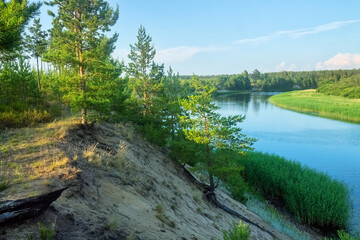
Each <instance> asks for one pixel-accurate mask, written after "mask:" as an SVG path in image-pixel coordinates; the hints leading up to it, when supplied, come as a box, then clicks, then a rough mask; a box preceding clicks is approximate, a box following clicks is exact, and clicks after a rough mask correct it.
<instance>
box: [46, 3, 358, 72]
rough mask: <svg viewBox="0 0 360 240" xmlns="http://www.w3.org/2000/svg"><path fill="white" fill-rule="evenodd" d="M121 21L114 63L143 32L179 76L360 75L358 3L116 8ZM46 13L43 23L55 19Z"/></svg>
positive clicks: (158, 58)
mask: <svg viewBox="0 0 360 240" xmlns="http://www.w3.org/2000/svg"><path fill="white" fill-rule="evenodd" d="M109 3H110V5H111V6H114V7H115V6H116V5H119V9H120V17H119V20H118V22H117V23H116V25H115V26H114V27H113V31H114V32H115V31H116V32H118V33H119V34H120V35H119V40H118V42H117V44H116V50H115V52H114V56H115V57H117V58H119V59H120V60H124V61H125V62H127V61H128V59H127V54H128V52H129V44H133V43H134V42H135V41H136V35H137V30H138V28H139V26H140V24H143V25H144V26H145V29H146V31H147V33H148V34H149V35H150V36H151V37H152V39H153V43H154V45H155V48H156V50H157V55H156V58H155V59H156V61H157V62H158V63H165V66H166V67H168V66H172V68H173V69H174V70H175V71H177V72H179V73H180V74H193V73H195V74H199V75H206V74H232V73H241V72H242V71H244V70H247V71H248V72H252V71H253V70H254V69H258V70H260V71H261V72H274V71H284V70H292V71H302V70H321V69H353V68H360V13H359V9H360V1H358V0H356V1H355V0H343V1H340V0H337V1H335V0H327V1H325V0H316V1H314V0H312V1H310V0H301V1H298V0H292V1H289V0H287V1H268V0H262V1H260V0H252V1H250V0H248V1H245V0H222V1H220V0H217V1H215V0H213V1H212V0H207V1H205V0H170V1H169V0H167V1H165V0H162V1H160V0H151V1H150V0H118V1H115V0H111V1H109ZM45 8H46V7H45V6H44V7H43V8H42V13H41V15H40V17H41V22H42V24H43V25H44V27H45V28H48V27H50V26H51V25H50V23H51V18H50V17H49V16H47V14H46V9H45Z"/></svg>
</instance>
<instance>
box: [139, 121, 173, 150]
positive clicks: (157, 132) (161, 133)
mask: <svg viewBox="0 0 360 240" xmlns="http://www.w3.org/2000/svg"><path fill="white" fill-rule="evenodd" d="M143 129H144V132H145V138H146V139H147V140H148V141H150V142H151V143H154V144H156V145H158V146H161V147H163V146H165V145H166V138H167V134H168V131H167V130H166V129H165V128H162V127H157V126H156V125H155V124H154V123H152V122H150V123H146V124H145V126H144V127H143Z"/></svg>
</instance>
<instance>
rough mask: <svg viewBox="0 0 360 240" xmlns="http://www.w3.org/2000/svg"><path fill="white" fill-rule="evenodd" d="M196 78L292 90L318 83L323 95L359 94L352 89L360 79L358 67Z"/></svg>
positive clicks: (230, 86)
mask: <svg viewBox="0 0 360 240" xmlns="http://www.w3.org/2000/svg"><path fill="white" fill-rule="evenodd" d="M181 78H182V79H190V78H191V76H186V75H184V76H181ZM199 78H201V79H206V80H207V81H209V82H212V84H214V85H215V86H216V88H217V89H221V90H260V91H291V90H299V89H315V88H318V87H320V86H321V90H319V91H321V92H323V93H326V94H330V95H340V96H345V97H352V98H359V97H360V94H359V89H354V88H359V87H360V84H359V82H358V80H356V79H359V78H360V70H359V69H353V70H324V71H299V72H287V71H283V72H274V73H261V72H260V71H259V70H257V69H255V70H254V71H253V72H252V73H248V72H247V71H246V70H245V71H244V72H243V73H241V74H232V75H208V76H199ZM325 86H327V87H325ZM339 88H341V90H339ZM344 89H346V90H344Z"/></svg>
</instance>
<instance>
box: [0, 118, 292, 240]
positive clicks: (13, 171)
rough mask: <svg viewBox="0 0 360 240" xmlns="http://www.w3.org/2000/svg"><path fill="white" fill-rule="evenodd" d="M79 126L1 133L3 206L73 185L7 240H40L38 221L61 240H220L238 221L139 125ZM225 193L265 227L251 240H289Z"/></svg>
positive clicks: (5, 233) (4, 231)
mask: <svg viewBox="0 0 360 240" xmlns="http://www.w3.org/2000/svg"><path fill="white" fill-rule="evenodd" d="M80 126H81V125H78V124H77V122H76V121H75V120H67V121H65V122H58V123H51V124H48V125H44V126H42V127H38V128H28V129H26V128H24V129H18V130H6V131H4V132H3V133H1V134H0V140H1V146H0V150H1V151H0V154H1V155H0V159H1V161H0V163H1V165H0V174H1V176H2V178H3V182H7V183H9V185H8V186H7V188H6V189H5V190H3V191H0V200H9V199H17V198H22V197H27V196H34V195H37V194H41V193H46V192H49V191H52V190H56V189H59V188H61V187H68V189H67V190H65V192H64V193H63V194H62V196H61V197H60V198H59V199H58V200H57V201H55V202H54V203H53V204H52V205H51V206H50V207H49V209H48V210H47V211H46V212H45V213H44V214H43V215H41V216H40V217H38V218H36V219H29V220H26V221H24V222H21V223H17V224H14V225H10V226H6V227H1V231H0V239H8V240H11V239H37V238H38V236H39V227H38V223H39V222H40V223H41V224H42V225H45V226H51V225H52V224H54V230H55V233H56V235H55V239H219V238H221V237H222V232H221V230H222V229H225V230H227V229H229V228H230V227H231V223H232V221H236V222H238V220H239V219H236V218H234V217H232V216H231V215H229V214H227V213H226V212H224V211H223V210H221V209H218V208H216V207H214V206H212V205H211V204H210V203H208V202H207V201H206V200H204V199H203V197H202V192H201V191H200V190H199V189H197V188H196V186H195V185H194V184H193V183H192V182H191V181H190V180H189V179H188V178H187V177H186V176H185V175H184V172H183V171H184V170H183V168H182V167H181V166H180V165H178V164H176V163H174V162H173V161H172V160H171V159H170V158H169V157H168V156H167V153H166V150H164V149H159V148H157V147H154V146H152V145H150V144H149V143H147V142H146V141H145V140H144V139H143V138H142V137H141V136H140V135H139V134H138V133H137V132H136V131H135V130H134V128H133V127H132V126H130V125H116V126H115V125H111V124H107V123H103V124H100V125H97V126H92V127H90V128H89V129H87V130H85V129H83V128H82V127H80ZM8 181H10V182H8ZM218 194H219V196H220V199H221V201H223V202H224V203H225V204H226V205H228V206H230V207H231V208H233V209H234V210H236V211H238V212H239V213H241V214H242V215H243V216H245V217H246V218H248V219H250V220H251V221H252V222H253V223H256V225H258V226H260V228H259V227H258V226H255V225H253V224H250V229H251V239H290V238H289V237H287V236H285V235H283V234H281V233H279V232H278V231H276V230H275V229H274V228H272V227H271V226H269V225H267V224H266V223H265V222H264V221H262V220H261V219H260V218H259V217H258V216H256V215H255V214H253V213H251V212H250V211H248V210H247V208H246V207H245V206H244V205H242V204H240V203H237V202H236V201H234V200H232V199H231V198H230V197H228V196H227V195H226V194H224V193H222V192H220V191H218Z"/></svg>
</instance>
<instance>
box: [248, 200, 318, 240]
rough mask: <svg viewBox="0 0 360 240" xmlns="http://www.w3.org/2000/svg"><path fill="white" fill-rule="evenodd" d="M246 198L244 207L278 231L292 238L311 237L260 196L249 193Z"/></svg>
mask: <svg viewBox="0 0 360 240" xmlns="http://www.w3.org/2000/svg"><path fill="white" fill-rule="evenodd" d="M247 198H248V200H247V202H246V207H248V208H249V210H250V211H251V212H253V213H255V214H257V215H258V216H259V217H261V219H263V220H264V221H265V222H267V223H268V224H269V225H271V226H273V227H274V228H275V229H277V230H278V231H279V232H282V233H285V234H286V235H288V236H289V237H291V238H292V239H294V240H312V239H313V236H311V235H310V234H309V233H307V232H304V231H302V230H300V229H299V228H297V227H295V225H294V224H293V223H292V222H290V221H289V220H288V219H287V218H285V217H284V216H283V215H281V214H280V213H279V212H278V210H277V209H275V208H274V207H273V206H272V205H270V204H267V203H266V201H264V200H263V199H262V198H261V197H258V196H256V195H254V194H251V193H249V194H247Z"/></svg>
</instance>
